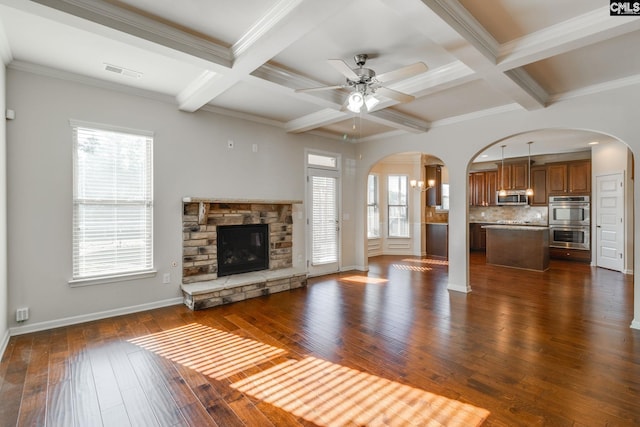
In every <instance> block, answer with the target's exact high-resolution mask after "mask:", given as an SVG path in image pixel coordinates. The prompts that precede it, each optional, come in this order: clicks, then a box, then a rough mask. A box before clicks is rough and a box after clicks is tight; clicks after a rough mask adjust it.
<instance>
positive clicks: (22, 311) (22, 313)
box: [16, 307, 29, 322]
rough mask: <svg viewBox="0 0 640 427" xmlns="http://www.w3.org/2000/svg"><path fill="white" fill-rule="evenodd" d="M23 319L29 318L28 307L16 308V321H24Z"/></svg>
mask: <svg viewBox="0 0 640 427" xmlns="http://www.w3.org/2000/svg"><path fill="white" fill-rule="evenodd" d="M25 320H29V307H24V308H19V309H17V310H16V322H24V321H25Z"/></svg>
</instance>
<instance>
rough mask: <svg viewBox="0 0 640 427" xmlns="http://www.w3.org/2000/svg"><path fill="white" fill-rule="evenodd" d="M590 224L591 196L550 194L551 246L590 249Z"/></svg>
mask: <svg viewBox="0 0 640 427" xmlns="http://www.w3.org/2000/svg"><path fill="white" fill-rule="evenodd" d="M590 224H591V203H590V201H589V196H549V233H550V236H549V237H550V240H549V246H551V247H555V248H565V249H581V250H589V249H590V248H591V225H590Z"/></svg>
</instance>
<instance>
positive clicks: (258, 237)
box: [217, 224, 269, 276]
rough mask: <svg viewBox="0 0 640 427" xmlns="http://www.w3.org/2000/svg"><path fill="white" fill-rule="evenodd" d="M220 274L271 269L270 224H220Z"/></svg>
mask: <svg viewBox="0 0 640 427" xmlns="http://www.w3.org/2000/svg"><path fill="white" fill-rule="evenodd" d="M217 232H218V247H217V250H218V255H217V258H218V276H229V275H231V274H238V273H247V272H250V271H259V270H267V269H269V225H268V224H245V225H220V226H218V227H217Z"/></svg>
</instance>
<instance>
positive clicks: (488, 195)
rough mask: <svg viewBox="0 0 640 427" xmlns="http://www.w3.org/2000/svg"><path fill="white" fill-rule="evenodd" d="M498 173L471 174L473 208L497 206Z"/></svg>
mask: <svg viewBox="0 0 640 427" xmlns="http://www.w3.org/2000/svg"><path fill="white" fill-rule="evenodd" d="M497 176H498V172H496V171H485V172H473V173H471V174H469V204H470V205H471V206H495V204H496V192H497V191H498V187H497V182H496V177H497Z"/></svg>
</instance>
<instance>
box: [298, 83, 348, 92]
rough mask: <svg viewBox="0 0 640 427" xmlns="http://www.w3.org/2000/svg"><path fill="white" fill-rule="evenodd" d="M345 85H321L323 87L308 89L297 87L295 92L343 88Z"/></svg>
mask: <svg viewBox="0 0 640 427" xmlns="http://www.w3.org/2000/svg"><path fill="white" fill-rule="evenodd" d="M343 87H344V86H342V85H338V86H321V87H309V88H306V89H296V90H295V92H298V93H300V92H318V91H321V90H331V89H342V88H343Z"/></svg>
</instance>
